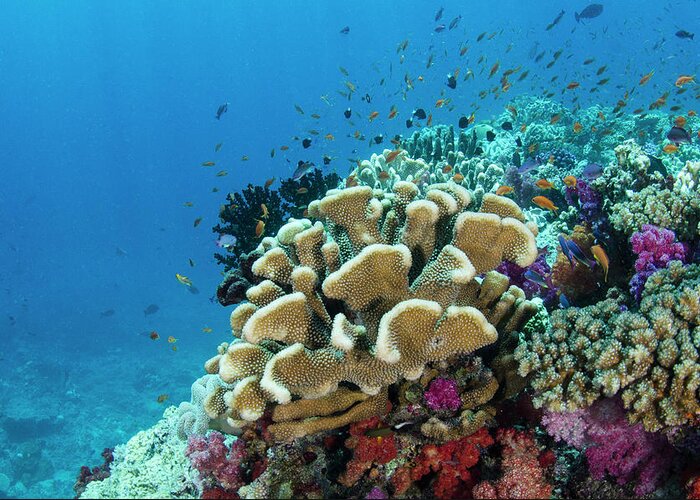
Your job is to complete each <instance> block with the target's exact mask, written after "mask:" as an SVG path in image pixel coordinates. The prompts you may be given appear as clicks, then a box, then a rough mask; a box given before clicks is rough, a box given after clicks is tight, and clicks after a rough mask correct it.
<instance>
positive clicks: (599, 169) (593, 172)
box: [581, 163, 603, 181]
mask: <svg viewBox="0 0 700 500" xmlns="http://www.w3.org/2000/svg"><path fill="white" fill-rule="evenodd" d="M602 174H603V166H602V165H599V164H598V163H589V164H588V165H587V166H586V167H584V169H583V172H581V177H583V178H584V179H587V180H589V181H592V180H594V179H597V178H598V177H600V176H601V175H602Z"/></svg>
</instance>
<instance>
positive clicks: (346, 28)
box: [340, 26, 350, 35]
mask: <svg viewBox="0 0 700 500" xmlns="http://www.w3.org/2000/svg"><path fill="white" fill-rule="evenodd" d="M348 33H350V26H343V27H342V28H341V29H340V34H341V35H347V34H348Z"/></svg>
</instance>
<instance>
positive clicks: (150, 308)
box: [143, 304, 160, 316]
mask: <svg viewBox="0 0 700 500" xmlns="http://www.w3.org/2000/svg"><path fill="white" fill-rule="evenodd" d="M158 311H160V307H158V305H157V304H150V305H149V306H148V307H147V308H146V309H144V310H143V315H144V316H150V315H151V314H155V313H157V312H158Z"/></svg>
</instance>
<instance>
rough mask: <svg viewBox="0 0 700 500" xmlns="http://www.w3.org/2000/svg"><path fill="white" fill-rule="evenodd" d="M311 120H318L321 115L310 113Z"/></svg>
mask: <svg viewBox="0 0 700 500" xmlns="http://www.w3.org/2000/svg"><path fill="white" fill-rule="evenodd" d="M311 118H313V119H314V120H319V119H320V118H321V115H319V114H318V113H312V114H311Z"/></svg>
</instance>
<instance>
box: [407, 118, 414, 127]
mask: <svg viewBox="0 0 700 500" xmlns="http://www.w3.org/2000/svg"><path fill="white" fill-rule="evenodd" d="M411 127H413V120H411V119H410V118H409V119H407V120H406V128H411Z"/></svg>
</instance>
